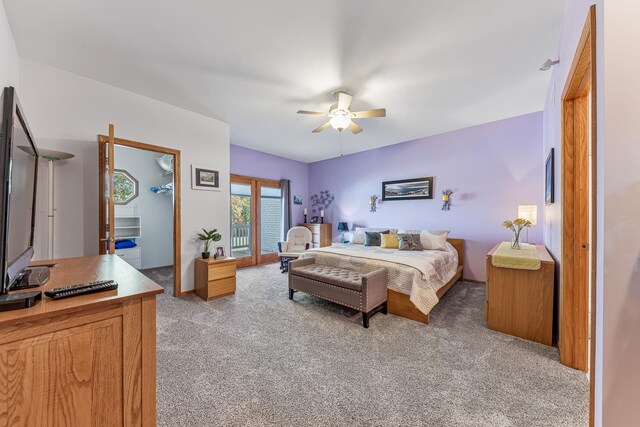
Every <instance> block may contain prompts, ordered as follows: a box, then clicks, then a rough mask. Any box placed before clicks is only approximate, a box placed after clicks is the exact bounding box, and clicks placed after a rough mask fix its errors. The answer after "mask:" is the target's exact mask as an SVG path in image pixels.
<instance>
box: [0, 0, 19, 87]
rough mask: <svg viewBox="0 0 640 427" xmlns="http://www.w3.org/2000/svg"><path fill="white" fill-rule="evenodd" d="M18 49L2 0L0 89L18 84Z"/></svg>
mask: <svg viewBox="0 0 640 427" xmlns="http://www.w3.org/2000/svg"><path fill="white" fill-rule="evenodd" d="M18 63H19V58H18V50H17V49H16V43H15V41H14V39H13V33H12V32H11V27H10V26H9V21H8V20H7V14H6V13H5V10H4V4H3V3H2V2H0V89H3V88H5V87H7V86H14V87H17V86H18Z"/></svg>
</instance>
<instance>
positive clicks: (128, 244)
mask: <svg viewBox="0 0 640 427" xmlns="http://www.w3.org/2000/svg"><path fill="white" fill-rule="evenodd" d="M136 246H138V245H136V242H134V241H133V240H131V239H123V240H118V241H117V242H116V249H129V248H135V247H136Z"/></svg>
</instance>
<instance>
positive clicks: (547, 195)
mask: <svg viewBox="0 0 640 427" xmlns="http://www.w3.org/2000/svg"><path fill="white" fill-rule="evenodd" d="M553 152H554V149H553V148H552V149H551V152H550V153H549V156H548V157H547V161H546V162H545V164H544V203H545V205H547V206H549V205H552V204H553V199H554V191H553V188H554V181H555V179H554V178H555V176H554V171H553V157H554V155H553Z"/></svg>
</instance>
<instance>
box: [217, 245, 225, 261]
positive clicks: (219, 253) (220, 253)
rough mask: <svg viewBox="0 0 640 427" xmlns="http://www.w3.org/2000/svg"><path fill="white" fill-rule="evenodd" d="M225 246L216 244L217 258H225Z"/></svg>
mask: <svg viewBox="0 0 640 427" xmlns="http://www.w3.org/2000/svg"><path fill="white" fill-rule="evenodd" d="M224 257H225V255H224V246H216V253H215V258H216V259H220V258H224Z"/></svg>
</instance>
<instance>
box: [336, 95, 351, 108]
mask: <svg viewBox="0 0 640 427" xmlns="http://www.w3.org/2000/svg"><path fill="white" fill-rule="evenodd" d="M352 99H353V96H351V95H348V94H346V93H344V92H338V110H343V111H347V110H348V109H349V106H350V105H351V100H352Z"/></svg>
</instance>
